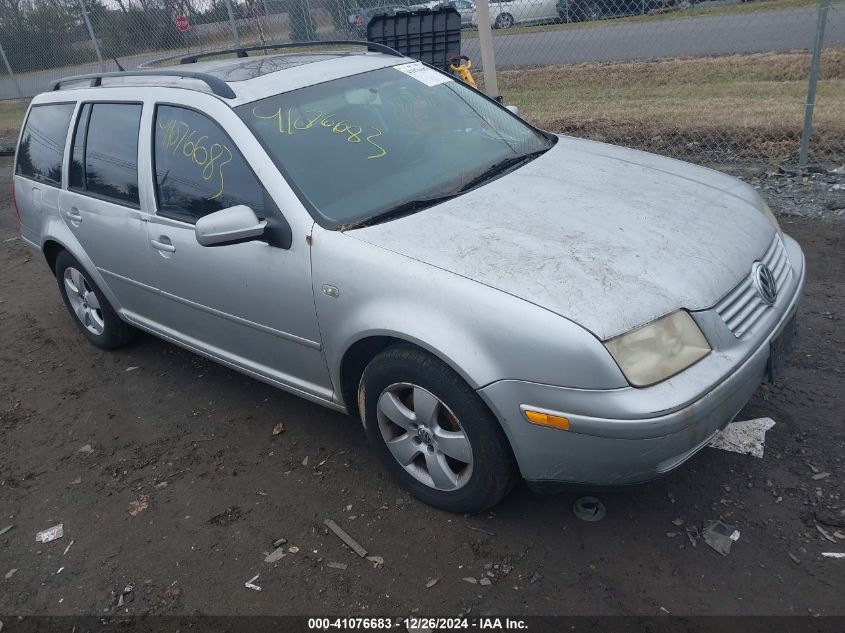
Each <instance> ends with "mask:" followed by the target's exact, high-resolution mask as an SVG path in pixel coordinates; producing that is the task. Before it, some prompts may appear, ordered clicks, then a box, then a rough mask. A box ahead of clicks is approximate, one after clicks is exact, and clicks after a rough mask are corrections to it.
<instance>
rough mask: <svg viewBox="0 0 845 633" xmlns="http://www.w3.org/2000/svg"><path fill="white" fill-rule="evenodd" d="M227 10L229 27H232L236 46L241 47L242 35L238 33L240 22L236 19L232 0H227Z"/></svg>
mask: <svg viewBox="0 0 845 633" xmlns="http://www.w3.org/2000/svg"><path fill="white" fill-rule="evenodd" d="M226 11H227V12H228V13H229V27H230V28H231V29H232V37H233V38H234V40H235V47H236V48H240V47H241V36H240V34H239V33H238V23H237V22H236V21H235V12H234V11H233V10H232V0H226Z"/></svg>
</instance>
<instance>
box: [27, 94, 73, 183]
mask: <svg viewBox="0 0 845 633" xmlns="http://www.w3.org/2000/svg"><path fill="white" fill-rule="evenodd" d="M74 107H75V106H74V104H73V103H57V104H48V105H37V106H32V109H30V111H29V116H28V117H27V119H26V126H25V127H24V130H23V135H22V136H21V143H20V145H19V146H18V161H17V164H16V165H15V173H16V174H17V175H19V176H25V177H26V178H32V179H33V180H38V181H40V182H44V183H47V184H50V185H55V186H57V187H58V186H61V184H62V158H63V157H64V153H65V141H67V129H68V126H69V125H70V117H71V116H72V115H73V109H74Z"/></svg>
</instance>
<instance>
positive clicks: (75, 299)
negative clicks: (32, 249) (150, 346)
mask: <svg viewBox="0 0 845 633" xmlns="http://www.w3.org/2000/svg"><path fill="white" fill-rule="evenodd" d="M56 281H57V282H58V284H59V293H60V294H61V295H62V301H64V303H65V307H67V309H68V312H70V318H71V319H73V322H74V323H75V324H76V326H77V327H78V328H79V331H80V332H82V333H83V334H84V335H85V338H87V339H88V340H89V341H91V342H92V343H93V344H94V345H96V346H97V347H99V348H102V349H115V348H118V347H122V346H124V345H126V344H127V343H129V342H131V341H133V340H134V339H135V338H137V337H138V334H139V332H138V330H136V329H135V328H134V327H132V326H131V325H129V324H128V323H125V322H123V321H122V320H121V318H120V317H119V316H118V315H117V312H115V311H114V308H112V306H111V304H110V303H109V302H108V300H107V299H106V297H105V295H104V294H103V292H102V291H101V290H100V288H99V287H98V286H97V284H95V283H94V281H93V280H92V279H91V276H90V275H89V274H88V272H87V271H86V270H85V269H84V268H83V267H82V264H80V263H79V262H78V261H77V259H76V258H75V257H73V255H71V254H70V253H68V252H67V251H62V252H61V253H59V256H58V257H57V258H56Z"/></svg>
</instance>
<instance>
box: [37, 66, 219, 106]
mask: <svg viewBox="0 0 845 633" xmlns="http://www.w3.org/2000/svg"><path fill="white" fill-rule="evenodd" d="M155 76H159V77H184V78H186V79H196V80H197V81H202V82H203V83H205V84H206V85H207V86H208V87H209V88H210V89H211V92H213V93H214V94H216V95H217V96H218V97H223V98H224V99H234V98H235V96H236V95H235V91H234V90H232V88H231V87H230V86H229V84H227V83H226V82H225V81H223V80H222V79H220V78H219V77H215V76H214V75H209V74H208V73H198V72H194V71H191V70H175V69H173V70H171V69H162V70H158V69H149V70H125V71H122V72H108V73H91V74H88V75H74V76H73V77H63V78H62V79H57V80H56V81H53V82H52V83H51V84H50V89H51V90H61V86H62V84H64V83H69V82H73V81H85V80H90V81H91V84H90V87H91V88H95V87H97V86H101V85H102V80H103V79H105V78H109V77H155Z"/></svg>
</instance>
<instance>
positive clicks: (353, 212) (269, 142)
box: [236, 62, 552, 228]
mask: <svg viewBox="0 0 845 633" xmlns="http://www.w3.org/2000/svg"><path fill="white" fill-rule="evenodd" d="M236 111H237V112H238V114H239V116H240V117H241V118H242V119H243V120H244V121H245V122H246V124H247V126H249V128H250V129H251V130H252V131H253V132H254V133H255V135H256V136H257V137H258V139H259V140H260V141H261V142H262V144H263V145H264V147H265V148H266V149H267V151H268V153H269V154H270V156H271V157H272V159H273V160H274V162H275V163H276V166H277V167H278V168H279V169H280V171H281V172H282V173H283V174H284V175H285V177H286V178H287V179H288V181H289V182H290V184H291V185H292V187H293V188H294V189H295V190H296V191H297V193H298V195H299V196H300V198H302V199H303V200H304V201H306V205H307V206H309V207H310V211H311V213H312V215H314V218H315V219H316V220H317V221H318V222H320V223H321V224H323V225H324V226H328V227H332V228H337V227H348V226H354V225H360V224H363V223H368V222H375V221H379V220H381V221H383V220H386V219H388V218H389V217H391V216H395V215H401V214H406V213H412V212H415V211H419V210H420V209H422V208H425V207H426V206H430V205H431V204H434V203H436V202H437V201H438V200H442V199H445V198H446V197H452V196H455V195H459V194H460V193H463V192H464V191H467V190H469V189H471V188H474V187H476V186H480V185H482V184H484V182H487V181H488V180H490V179H493V178H495V177H496V176H497V175H500V174H501V173H504V172H506V171H508V170H510V169H514V168H516V167H518V166H520V165H521V164H522V163H524V162H527V161H528V160H530V158H532V157H534V156H536V155H538V154H540V153H542V152H543V151H545V150H547V149H548V148H549V147H551V145H552V140H550V139H549V138H547V137H546V136H544V135H543V134H541V133H539V132H537V131H536V130H534V129H533V128H531V127H530V126H529V125H527V124H525V123H523V122H522V121H521V120H520V119H518V118H517V117H515V116H513V115H511V113H509V112H508V111H507V110H505V109H504V108H502V107H501V106H499V105H497V104H495V103H493V102H491V101H490V100H488V99H486V98H485V97H483V96H482V95H480V94H479V93H477V92H475V91H474V90H471V89H469V88H468V87H466V86H465V85H464V84H462V83H461V82H458V81H453V80H452V79H450V78H449V76H448V75H445V74H443V73H439V72H437V71H435V70H432V69H431V68H428V67H426V66H424V65H423V64H421V63H419V62H414V63H408V64H401V65H399V66H394V67H391V68H382V69H379V70H374V71H371V72H367V73H362V74H359V75H353V76H350V77H344V78H343V79H337V80H334V81H328V82H325V83H321V84H316V85H312V86H308V87H306V88H301V89H299V90H294V91H290V92H285V93H282V94H279V95H275V96H272V97H269V98H266V99H262V100H260V101H255V102H252V103H248V104H246V105H242V106H239V107H238V108H236Z"/></svg>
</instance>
